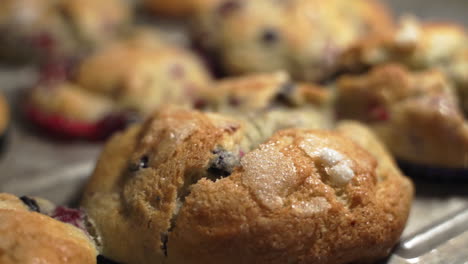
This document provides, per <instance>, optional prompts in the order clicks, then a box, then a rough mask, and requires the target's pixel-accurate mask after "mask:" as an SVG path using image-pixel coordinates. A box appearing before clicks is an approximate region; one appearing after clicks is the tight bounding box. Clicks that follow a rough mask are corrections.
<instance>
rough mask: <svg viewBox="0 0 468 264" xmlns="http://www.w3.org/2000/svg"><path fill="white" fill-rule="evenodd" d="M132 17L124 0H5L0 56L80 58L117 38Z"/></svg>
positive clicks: (0, 18)
mask: <svg viewBox="0 0 468 264" xmlns="http://www.w3.org/2000/svg"><path fill="white" fill-rule="evenodd" d="M130 20H131V12H130V10H129V7H128V6H127V4H126V3H125V2H124V1H122V0H100V1H95V0H3V1H2V5H1V6H0V32H1V34H0V36H1V37H0V59H1V60H4V61H8V62H20V61H37V60H49V59H51V58H56V57H65V58H69V57H79V56H80V55H81V54H83V53H86V52H88V51H89V50H92V49H94V48H96V47H97V46H101V45H103V44H104V43H107V42H109V40H112V39H115V38H116V37H117V36H119V35H120V34H121V33H122V31H124V30H125V28H126V27H127V26H128V25H129V23H130Z"/></svg>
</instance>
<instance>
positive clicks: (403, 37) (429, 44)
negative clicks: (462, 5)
mask: <svg viewBox="0 0 468 264" xmlns="http://www.w3.org/2000/svg"><path fill="white" fill-rule="evenodd" d="M467 43H468V37H467V35H466V32H465V30H464V28H463V27H462V26H460V25H456V24H450V23H420V22H419V21H417V20H416V19H414V18H411V17H407V18H405V19H403V20H402V22H401V25H400V26H399V28H398V30H397V31H395V32H394V33H392V34H387V35H384V36H379V37H370V38H367V39H364V40H362V41H360V42H358V43H355V44H354V45H352V46H351V47H350V48H349V49H348V50H346V51H345V52H344V53H343V54H342V57H341V58H340V63H339V64H340V65H341V66H340V67H341V70H342V71H347V72H362V71H365V70H367V69H369V68H372V67H375V66H377V65H381V64H385V63H399V64H402V65H404V66H406V67H408V68H409V69H411V70H412V71H424V70H431V69H434V68H435V69H439V70H441V71H442V72H444V73H445V74H446V75H447V77H448V78H449V80H450V81H451V82H453V83H454V85H455V87H456V88H457V92H458V95H459V97H460V100H461V102H460V103H461V105H462V108H463V109H464V111H465V113H466V114H468V44H467Z"/></svg>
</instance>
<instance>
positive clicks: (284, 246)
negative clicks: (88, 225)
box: [82, 107, 413, 264]
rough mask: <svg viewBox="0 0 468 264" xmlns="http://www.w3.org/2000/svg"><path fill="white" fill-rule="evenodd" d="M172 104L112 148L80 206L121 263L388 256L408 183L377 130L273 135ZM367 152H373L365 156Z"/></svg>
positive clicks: (348, 127) (406, 203) (403, 214)
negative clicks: (255, 135) (254, 137)
mask: <svg viewBox="0 0 468 264" xmlns="http://www.w3.org/2000/svg"><path fill="white" fill-rule="evenodd" d="M246 122H247V121H245V120H244V121H242V120H237V119H234V118H228V117H225V116H222V115H218V114H213V113H200V112H196V111H190V110H183V109H180V108H174V107H166V108H163V109H161V110H159V111H157V112H156V113H155V114H154V116H152V118H150V119H149V120H147V121H146V123H144V124H143V125H141V126H140V125H139V126H135V127H132V128H130V129H128V130H127V131H125V132H124V133H120V134H117V135H115V136H114V137H113V139H111V140H110V141H109V142H108V144H107V146H106V147H105V149H104V151H103V153H102V155H101V157H100V159H99V162H98V164H97V167H96V170H95V172H94V174H93V176H92V177H91V179H90V181H89V183H88V185H87V187H86V190H85V193H84V200H83V201H82V205H83V207H84V208H85V210H86V211H87V213H88V215H89V216H90V217H91V218H92V219H93V220H94V221H95V223H96V228H97V230H98V232H99V233H100V234H101V237H102V244H103V254H104V255H106V256H109V257H111V258H113V259H115V260H116V261H119V262H122V263H129V264H132V263H140V264H142V263H287V262H290V263H318V262H320V263H350V262H357V261H361V262H370V261H373V260H376V259H378V258H381V257H383V256H385V255H387V254H388V253H389V251H390V249H391V248H392V247H393V245H394V244H395V243H396V242H397V241H398V238H399V236H400V234H401V231H402V229H403V227H404V225H405V222H406V219H407V216H408V211H409V207H410V202H411V199H412V193H413V188H412V184H411V182H410V181H409V180H408V179H407V178H405V177H404V176H403V175H402V174H401V173H400V172H399V170H398V169H397V168H396V166H395V164H394V162H393V160H392V158H391V157H390V156H389V155H388V154H387V153H386V151H385V149H384V148H383V147H382V146H381V145H380V143H379V142H378V141H377V140H376V139H375V137H374V136H373V135H372V133H371V132H370V131H369V130H367V129H365V128H364V127H362V126H360V125H358V124H356V123H346V124H341V125H339V126H338V129H337V131H319V130H307V129H287V130H282V131H280V132H275V131H271V132H270V135H267V136H266V137H265V138H264V139H263V140H262V142H263V143H261V144H260V145H257V142H255V141H251V140H250V137H249V133H252V132H251V131H250V128H249V127H248V126H246V125H245V124H246ZM366 149H368V150H369V151H367V150H366Z"/></svg>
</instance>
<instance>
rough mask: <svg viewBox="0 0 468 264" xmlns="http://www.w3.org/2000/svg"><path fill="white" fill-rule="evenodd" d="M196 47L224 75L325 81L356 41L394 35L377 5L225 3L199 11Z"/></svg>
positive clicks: (303, 0) (301, 0) (362, 0)
mask: <svg viewBox="0 0 468 264" xmlns="http://www.w3.org/2000/svg"><path fill="white" fill-rule="evenodd" d="M196 17H197V19H196V21H197V23H196V26H195V27H194V37H195V39H196V42H197V45H199V46H200V48H201V49H202V50H204V51H205V52H207V53H208V54H209V55H210V56H214V57H216V60H217V63H218V64H219V66H220V67H221V68H222V70H223V71H224V72H225V73H228V74H243V73H249V72H271V71H275V70H286V71H288V72H289V73H290V74H291V75H292V76H293V78H294V79H300V80H308V81H323V80H326V79H327V78H329V77H331V75H333V72H334V70H335V64H336V59H337V58H338V56H339V54H340V53H341V52H342V51H343V50H344V49H345V48H347V47H348V46H349V45H350V44H351V43H353V42H354V41H356V40H357V39H359V38H361V37H364V36H367V35H369V34H377V33H379V34H380V33H383V32H387V31H389V30H392V29H393V26H392V19H391V17H390V15H389V14H388V12H387V10H386V9H385V8H384V7H383V6H382V5H381V4H380V3H378V2H377V1H373V0H358V1H347V0H331V1H320V0H288V1H275V0H257V1H246V0H224V1H214V2H213V4H210V5H206V6H203V7H202V8H199V9H198V10H197V15H196Z"/></svg>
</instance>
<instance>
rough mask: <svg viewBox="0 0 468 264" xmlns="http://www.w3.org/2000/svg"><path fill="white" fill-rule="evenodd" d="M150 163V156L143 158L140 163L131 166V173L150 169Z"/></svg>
mask: <svg viewBox="0 0 468 264" xmlns="http://www.w3.org/2000/svg"><path fill="white" fill-rule="evenodd" d="M148 162H149V158H148V156H143V157H141V159H140V160H139V161H138V163H133V164H130V168H129V169H130V171H138V170H141V169H146V168H148Z"/></svg>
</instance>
